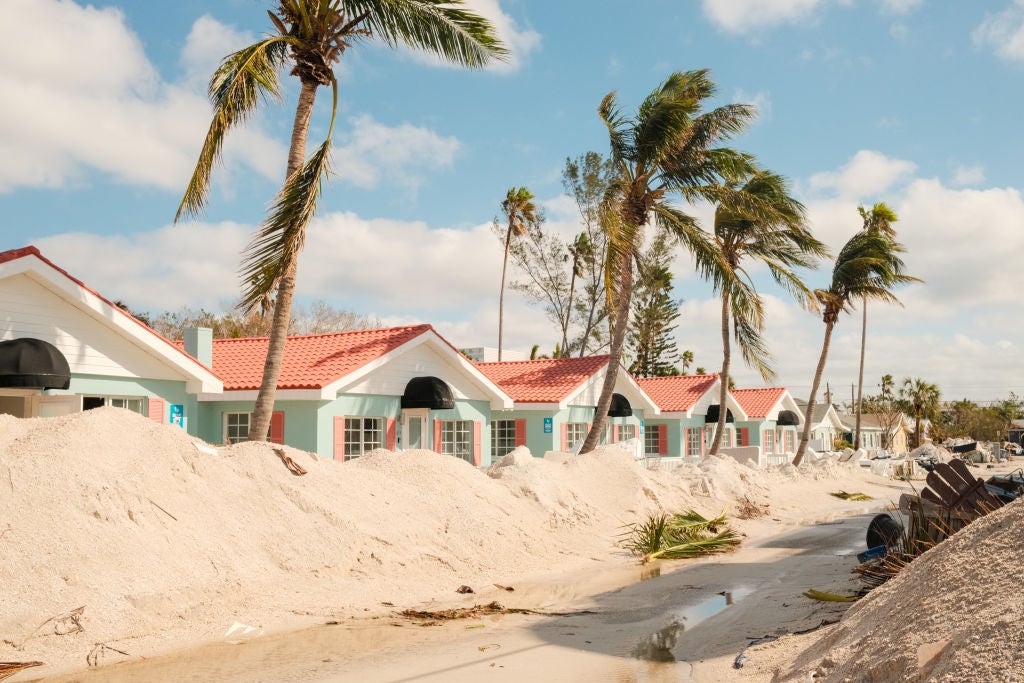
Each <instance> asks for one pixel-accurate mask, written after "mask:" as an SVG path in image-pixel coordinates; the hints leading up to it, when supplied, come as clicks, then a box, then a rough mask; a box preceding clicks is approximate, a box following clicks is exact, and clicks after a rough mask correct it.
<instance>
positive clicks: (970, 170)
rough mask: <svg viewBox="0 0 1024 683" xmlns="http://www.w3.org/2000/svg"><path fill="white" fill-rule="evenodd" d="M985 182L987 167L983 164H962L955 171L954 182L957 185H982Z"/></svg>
mask: <svg viewBox="0 0 1024 683" xmlns="http://www.w3.org/2000/svg"><path fill="white" fill-rule="evenodd" d="M983 182H985V169H984V168H983V167H982V166H981V164H974V165H973V166H964V165H960V166H957V167H956V170H955V171H954V172H953V179H952V183H953V185H955V186H956V187H969V186H971V185H980V184H982V183H983Z"/></svg>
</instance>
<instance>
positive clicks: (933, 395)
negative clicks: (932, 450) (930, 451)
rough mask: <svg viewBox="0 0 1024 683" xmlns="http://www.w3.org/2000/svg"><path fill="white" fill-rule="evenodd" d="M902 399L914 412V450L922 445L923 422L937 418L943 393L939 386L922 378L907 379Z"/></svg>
mask: <svg viewBox="0 0 1024 683" xmlns="http://www.w3.org/2000/svg"><path fill="white" fill-rule="evenodd" d="M900 398H901V399H902V403H903V405H904V406H905V407H906V408H908V409H912V410H913V411H914V448H917V447H918V446H920V445H921V420H922V419H924V418H927V419H930V420H931V419H934V418H935V416H936V415H937V414H938V412H939V399H941V398H942V392H941V391H939V387H938V386H936V385H935V384H931V383H929V382H926V381H925V380H923V379H921V378H920V377H914V378H910V377H905V378H903V386H902V387H900Z"/></svg>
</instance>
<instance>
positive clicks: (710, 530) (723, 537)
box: [619, 510, 740, 563]
mask: <svg viewBox="0 0 1024 683" xmlns="http://www.w3.org/2000/svg"><path fill="white" fill-rule="evenodd" d="M625 529H626V530H625V531H624V532H623V533H622V534H620V539H621V540H620V541H619V544H620V545H621V546H622V547H624V548H625V549H626V550H628V551H630V552H631V553H633V554H635V555H639V556H640V558H641V561H642V562H645V563H646V562H649V561H650V560H653V559H657V558H663V559H667V560H679V559H687V558H691V557H699V556H701V555H708V554H712V553H720V552H726V551H728V550H731V549H733V548H734V547H735V546H737V545H739V543H740V536H739V534H737V533H736V532H735V531H733V530H732V529H730V528H728V527H727V526H726V515H725V513H724V512H723V513H722V514H721V515H719V516H718V517H715V518H713V519H707V518H705V517H704V516H702V515H701V514H699V513H698V512H696V511H695V510H688V511H686V512H682V513H676V514H674V515H671V516H670V515H666V514H656V515H651V516H650V517H648V518H647V520H646V521H644V522H641V523H635V524H630V525H627V526H626V528H625Z"/></svg>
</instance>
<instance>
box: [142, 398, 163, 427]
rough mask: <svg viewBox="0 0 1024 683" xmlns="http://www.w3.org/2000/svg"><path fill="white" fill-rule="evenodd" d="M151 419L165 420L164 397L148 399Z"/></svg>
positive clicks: (156, 420) (155, 420)
mask: <svg viewBox="0 0 1024 683" xmlns="http://www.w3.org/2000/svg"><path fill="white" fill-rule="evenodd" d="M146 403H147V404H148V406H147V411H148V413H149V419H150V420H153V421H154V422H163V421H164V400H163V399H162V398H151V399H149V400H148V401H146Z"/></svg>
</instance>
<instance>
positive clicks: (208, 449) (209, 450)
mask: <svg viewBox="0 0 1024 683" xmlns="http://www.w3.org/2000/svg"><path fill="white" fill-rule="evenodd" d="M192 445H193V446H195V447H196V450H197V451H199V452H200V453H206V454H207V455H220V451H218V450H217V449H216V448H214V447H213V446H207V445H206V444H205V443H200V442H199V441H193V442H192Z"/></svg>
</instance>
